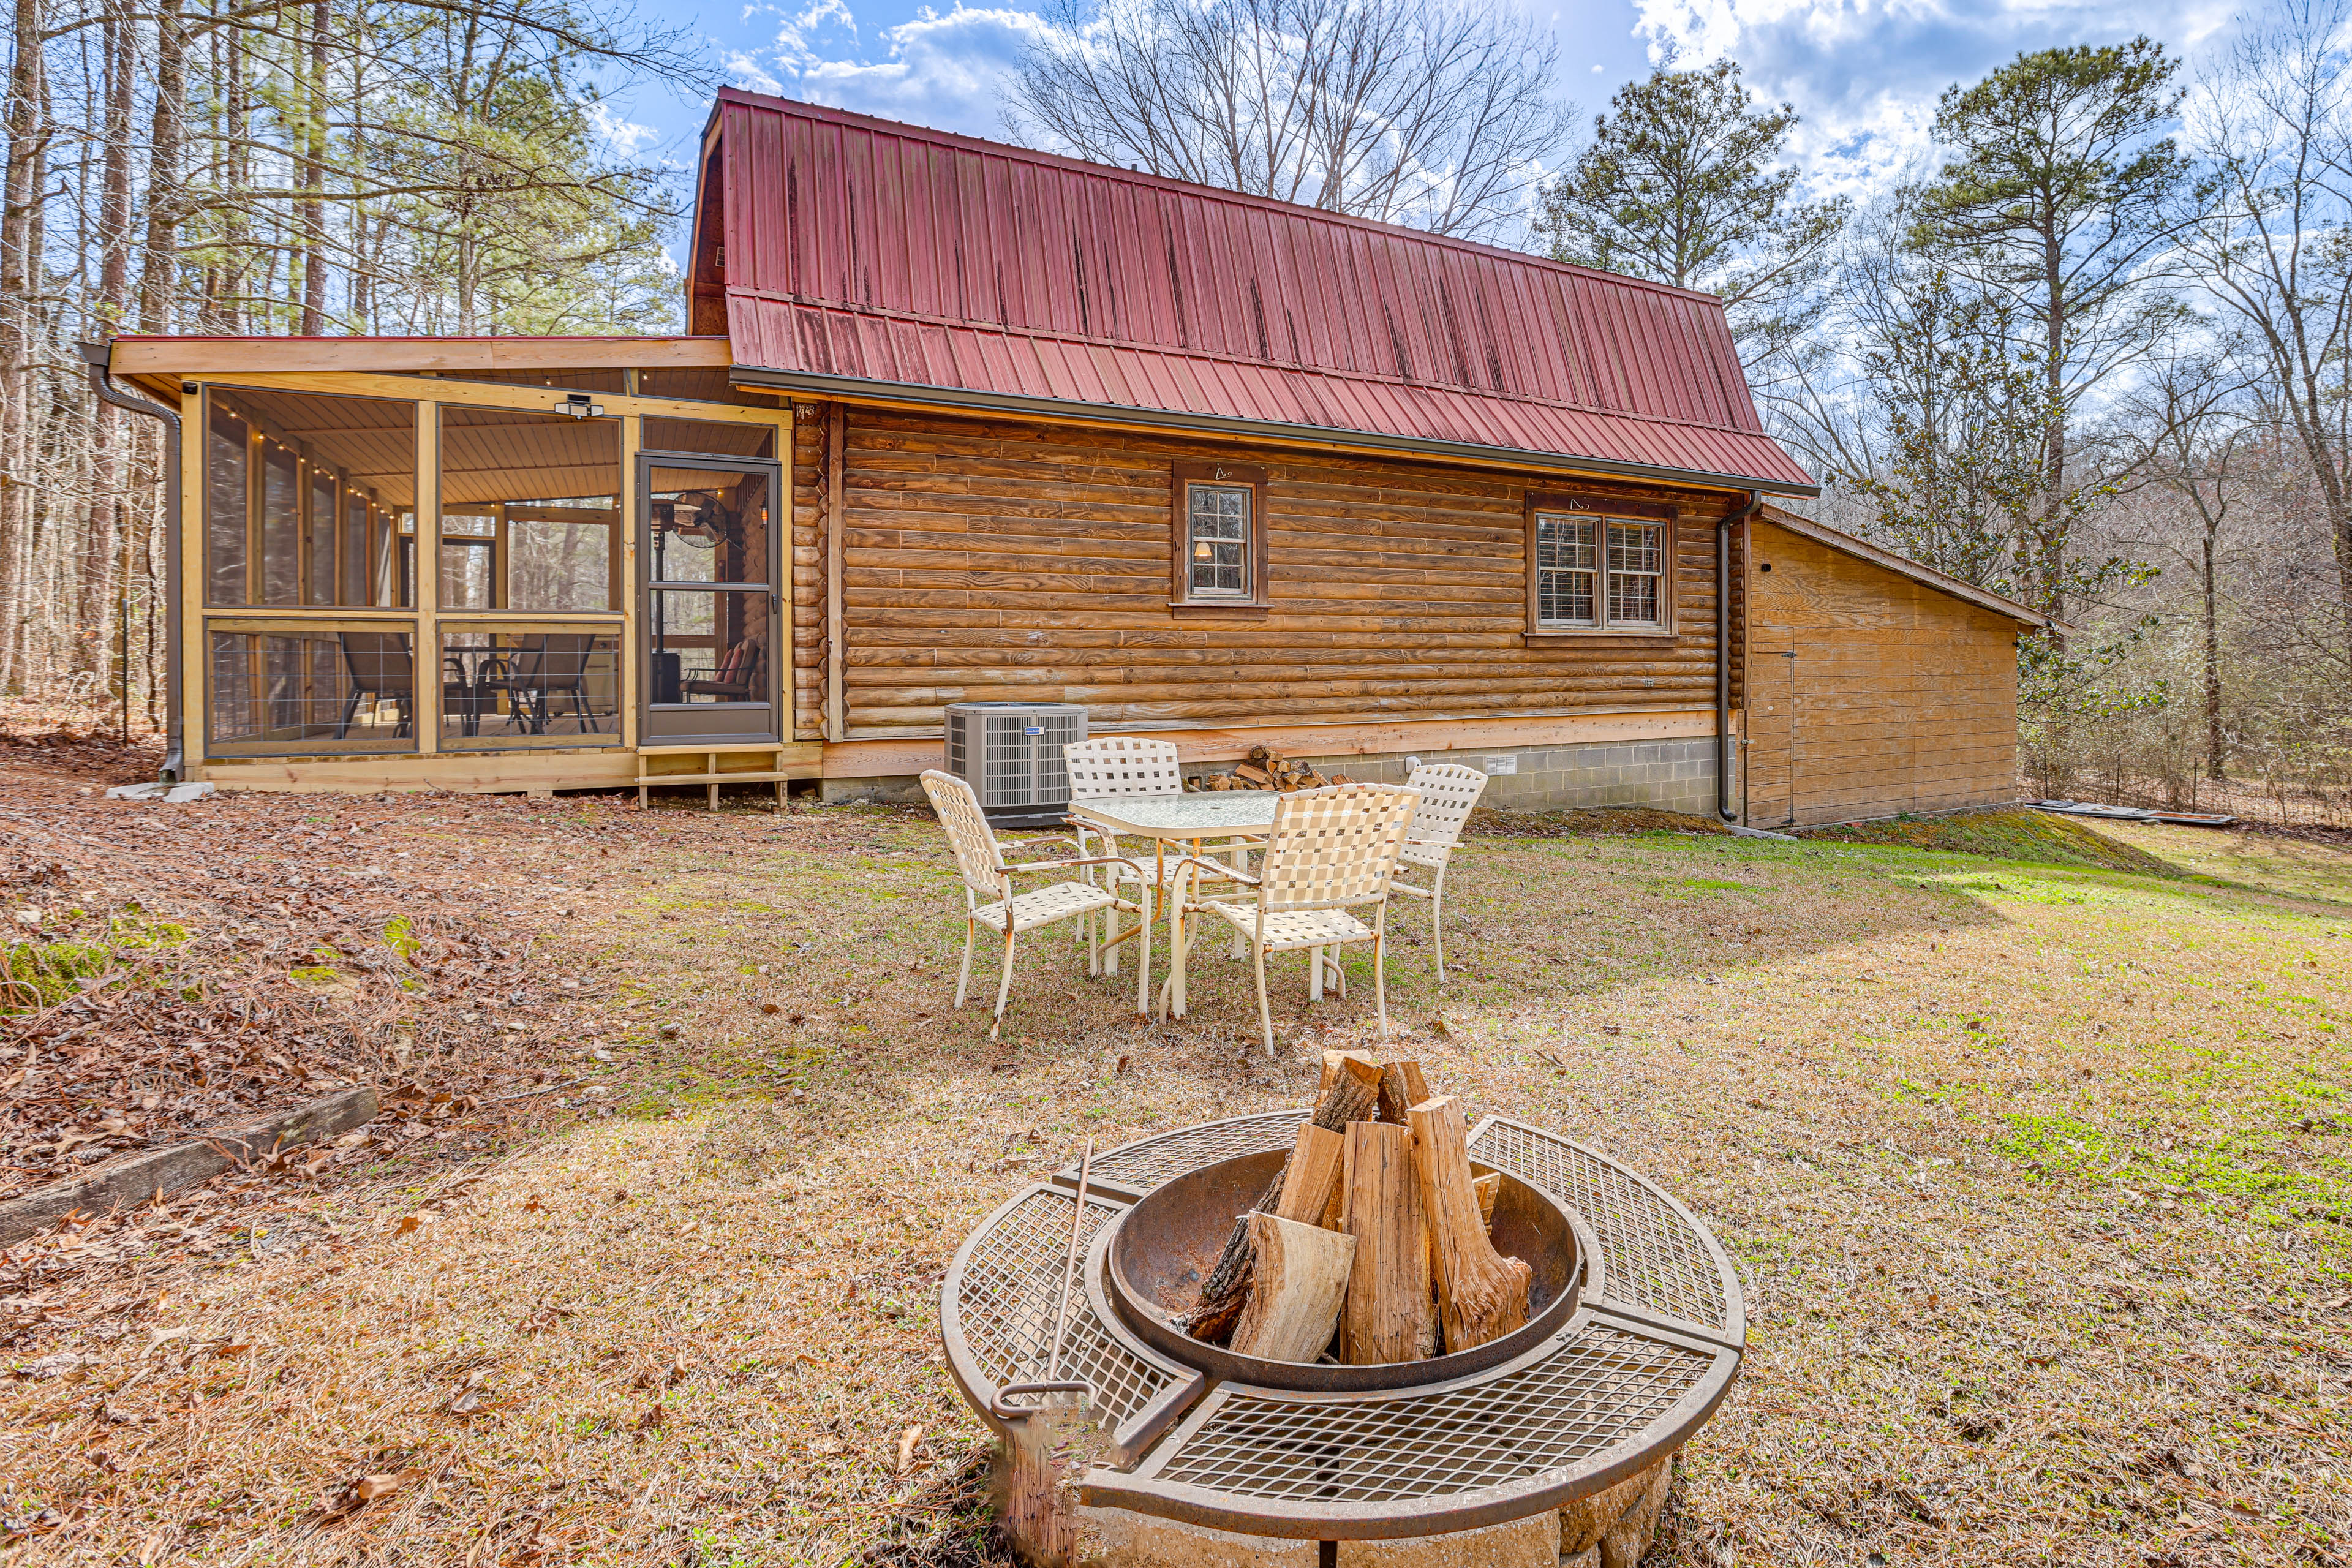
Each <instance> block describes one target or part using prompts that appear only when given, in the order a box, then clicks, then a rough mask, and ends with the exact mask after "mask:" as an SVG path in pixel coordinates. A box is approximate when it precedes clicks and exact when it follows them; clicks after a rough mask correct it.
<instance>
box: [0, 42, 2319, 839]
mask: <svg viewBox="0 0 2352 1568" xmlns="http://www.w3.org/2000/svg"><path fill="white" fill-rule="evenodd" d="M593 3H594V0H584V3H583V4H574V3H572V0H497V3H496V4H493V5H488V6H483V5H467V6H454V5H447V4H445V3H443V0H300V3H283V0H281V3H278V4H271V5H251V4H248V3H247V0H11V5H12V7H13V9H12V11H11V14H10V21H11V33H10V37H11V41H12V45H13V47H12V50H11V53H10V55H9V62H8V77H7V86H6V98H5V117H0V119H4V122H0V130H4V131H5V139H6V147H5V204H0V574H5V575H0V692H7V693H12V694H32V695H37V696H42V697H47V698H53V699H54V698H59V697H64V698H69V699H79V700H82V701H84V702H87V703H89V704H90V705H91V706H98V705H100V702H101V700H103V702H104V703H105V704H107V705H111V704H112V703H114V702H116V701H119V700H121V699H122V698H123V697H125V696H127V697H128V698H129V700H130V703H131V708H132V710H133V717H134V719H136V718H140V717H148V718H152V714H153V712H154V710H155V709H156V708H157V707H158V706H159V705H160V704H159V699H158V692H157V688H156V681H157V679H158V678H159V676H160V673H161V665H162V659H161V650H160V648H159V647H158V646H157V641H156V638H157V631H156V628H157V626H158V625H159V624H160V615H159V609H160V606H159V604H158V595H159V590H160V583H161V577H162V569H163V563H162V554H161V550H160V540H159V539H158V537H157V532H156V529H157V518H158V513H159V509H160V498H161V486H160V476H159V474H158V472H157V457H158V449H157V447H156V445H155V442H156V435H155V432H154V431H153V430H152V427H151V426H150V425H149V423H148V422H146V421H143V420H137V419H131V418H128V417H125V416H120V415H118V414H116V413H114V412H113V411H111V410H109V409H106V408H104V407H102V406H100V405H98V404H97V403H96V401H95V400H94V399H93V398H92V396H91V395H90V394H89V388H88V385H87V383H86V378H85V374H84V372H83V369H82V367H81V365H80V363H79V360H78V359H77V357H76V356H75V354H74V353H73V345H74V343H75V342H77V341H80V340H86V339H103V338H105V337H108V336H110V335H112V334H114V333H116V332H122V331H139V332H219V333H230V334H281V333H312V334H326V335H337V334H345V333H424V334H441V333H455V334H467V333H548V332H603V331H621V332H634V331H666V330H673V329H674V328H675V325H676V321H677V293H678V290H677V279H676V277H675V271H674V268H673V266H672V264H671V263H670V261H669V259H668V258H667V253H666V251H665V248H664V247H665V245H666V244H667V243H670V242H673V241H675V240H676V239H677V238H679V237H680V236H679V235H678V233H677V218H678V216H679V214H680V213H681V212H682V210H683V207H684V203H685V196H686V195H687V192H686V178H685V171H684V170H683V169H682V168H680V167H677V166H676V165H675V164H673V163H666V162H664V161H662V160H660V159H657V158H656V157H653V156H650V155H646V154H641V153H639V152H637V151H636V150H635V140H634V137H633V134H632V133H631V132H629V131H628V130H627V128H625V127H621V126H619V125H617V124H616V122H615V121H614V120H613V118H612V117H611V116H610V115H609V114H608V113H607V112H606V109H605V103H606V97H605V90H606V89H607V88H617V87H619V86H623V85H625V84H627V83H629V82H632V81H635V80H642V79H645V78H646V77H648V76H656V77H666V78H668V79H673V80H677V81H680V82H686V83H689V84H692V85H693V86H694V88H695V89H696V90H700V89H701V88H702V87H703V86H706V85H707V83H705V82H703V80H702V79H701V77H700V75H699V72H700V70H701V67H700V66H699V65H698V62H697V61H696V59H695V58H692V57H691V56H690V55H689V53H688V51H687V50H686V49H685V48H684V47H682V46H681V45H680V44H679V42H678V41H677V38H675V37H672V36H670V35H667V34H666V33H664V32H662V31H661V30H659V29H657V28H649V27H646V26H642V25H640V24H639V23H637V22H636V21H635V20H634V19H633V18H632V17H631V16H629V15H628V14H627V13H625V12H622V11H617V10H609V9H595V8H592V7H593ZM2347 6H2352V0H2272V3H2271V4H2270V5H2268V6H2267V8H2264V9H2261V10H2258V11H2255V12H2251V13H2249V14H2247V15H2245V16H2242V17H2240V18H2238V19H2237V21H2236V22H2235V23H2234V24H2233V26H2232V28H2231V30H2230V31H2229V32H2228V33H2227V34H2225V35H2224V36H2222V37H2218V38H2217V39H2215V40H2214V41H2213V42H2211V43H2210V44H2209V45H2207V46H2205V47H2204V53H2203V54H2202V55H2200V58H2199V63H2198V65H2197V66H2196V68H2193V69H2192V68H2189V67H2188V66H2186V65H2184V63H2183V62H2182V61H2181V60H2180V59H2179V58H2175V57H2174V56H2172V55H2170V54H2168V52H2167V51H2166V50H2165V49H2164V48H2163V47H2161V46H2159V45H2158V44H2156V43H2153V42H2150V41H2149V40H2147V39H2145V38H2138V39H2133V40H2130V41H2128V42H2124V43H2120V44H2102V45H2095V46H2094V45H2084V46H2079V47H2069V48H2057V49H2048V50H2042V51H2039V52H2034V53H2030V54H2026V55H2021V56H2020V57H2019V58H2016V59H2015V60H2013V61H2011V62H2010V63H2009V64H2007V65H2005V66H2003V67H2001V68H1999V69H1997V70H1995V71H1993V72H1991V73H1990V74H1989V75H1987V76H1986V77H1985V78H1984V79H1982V80H1980V81H1977V82H1974V83H1959V84H1955V85H1954V86H1953V87H1951V88H1950V89H1948V91H1947V92H1946V93H1945V94H1944V95H1943V96H1942V98H1941V99H1940V100H1939V101H1938V103H1937V110H1936V117H1935V125H1934V143H1935V144H1934V148H1933V150H1932V153H1930V155H1929V156H1928V157H1927V159H1926V160H1925V161H1924V162H1923V163H1921V164H1920V165H1919V166H1918V167H1916V168H1914V169H1909V170H1904V171H1890V172H1889V173H1890V174H1891V175H1892V176H1893V177H1891V178H1890V179H1888V180H1887V181H1886V182H1885V184H1883V185H1882V187H1881V188H1880V189H1879V191H1878V193H1877V194H1876V195H1874V197H1873V198H1872V199H1869V200H1867V201H1864V202H1863V203H1862V204H1860V205H1856V204H1855V203H1853V202H1852V201H1849V200H1847V199H1846V198H1843V197H1839V196H1823V195H1819V194H1816V193H1814V192H1812V191H1811V190H1810V189H1809V181H1808V178H1807V176H1808V173H1809V171H1807V170H1806V169H1805V168H1804V167H1803V166H1802V164H1801V163H1798V162H1797V161H1796V160H1795V158H1794V154H1793V152H1792V148H1793V147H1794V146H1795V145H1797V144H1799V143H1798V142H1797V133H1798V132H1799V129H1800V126H1801V121H1800V118H1799V114H1798V111H1797V109H1796V108H1795V106H1793V105H1790V104H1779V105H1774V104H1769V103H1765V102H1760V101H1759V100H1757V99H1756V98H1755V96H1754V94H1753V93H1752V91H1751V90H1750V89H1748V87H1747V85H1746V84H1745V82H1744V81H1743V79H1742V73H1741V70H1740V68H1739V67H1738V64H1737V63H1735V62H1732V61H1728V60H1725V61H1717V62H1711V63H1706V64H1704V65H1699V66H1696V67H1695V68H1675V67H1671V66H1670V67H1668V68H1662V69H1660V70H1658V71H1656V72H1655V73H1654V74H1653V75H1652V76H1651V77H1650V78H1649V79H1646V80H1644V81H1641V82H1636V83H1633V84H1631V85H1629V86H1627V87H1625V88H1623V89H1621V90H1620V91H1619V92H1617V93H1616V94H1615V96H1614V97H1613V98H1612V100H1611V101H1610V103H1609V104H1608V105H1607V106H1606V110H1605V111H1604V112H1603V113H1601V115H1600V116H1599V117H1598V118H1596V119H1594V120H1593V121H1591V123H1590V129H1589V132H1587V133H1586V134H1585V135H1583V136H1582V137H1581V139H1580V138H1579V137H1578V136H1577V135H1576V134H1575V132H1574V129H1573V122H1572V120H1571V111H1570V109H1569V107H1568V105H1567V104H1566V102H1565V100H1563V99H1562V98H1561V97H1560V96H1559V59H1558V58H1557V54H1556V51H1555V50H1554V48H1553V47H1552V46H1551V44H1550V42H1549V37H1548V36H1546V35H1543V34H1541V33H1540V32H1539V31H1538V30H1537V29H1535V28H1533V27H1532V26H1531V25H1529V24H1528V23H1527V22H1526V21H1525V20H1524V19H1523V18H1516V16H1515V14H1506V13H1497V12H1495V11H1493V10H1492V9H1491V8H1486V9H1481V8H1478V7H1475V6H1470V5H1463V4H1460V3H1459V0H1055V5H1050V6H1048V7H1047V8H1046V15H1045V26H1044V27H1043V28H1042V29H1041V30H1040V31H1039V33H1038V34H1037V41H1036V42H1035V44H1034V47H1033V48H1032V50H1031V53H1030V54H1029V56H1028V57H1027V58H1025V60H1024V62H1023V63H1022V66H1021V68H1019V70H1018V71H1017V72H1016V73H1015V74H1014V76H1013V79H1011V82H1010V84H1009V90H1008V109H1007V111H1006V117H1007V125H1008V128H1009V129H1010V130H1011V131H1012V132H1013V133H1015V134H1017V135H1021V136H1024V137H1026V138H1028V139H1030V140H1033V141H1034V142H1038V143H1039V144H1041V145H1046V146H1050V147H1052V148H1054V149H1055V150H1056V151H1063V152H1069V153H1076V154H1078V155H1081V156H1086V157H1091V158H1095V159H1098V160H1101V161H1105V162H1109V163H1118V164H1122V165H1126V166H1133V167H1140V168H1145V169H1149V170H1151V171H1153V172H1156V173H1160V174H1170V175H1173V176H1177V177H1180V178H1184V179H1190V180H1195V181H1201V182H1205V183H1210V184H1221V185H1226V186H1231V187H1234V188H1239V189H1244V190H1249V191H1253V192H1256V193H1259V194H1263V195H1275V196H1278V197H1281V198H1283V199H1286V200H1295V201H1301V202H1306V203H1309V204H1311V205H1319V206H1323V207H1326V208H1328V209H1331V210H1336V211H1343V212H1349V213H1354V214H1358V215H1360V216H1370V217H1375V218H1380V219H1383V220H1386V221H1393V222H1404V223H1409V224H1413V225H1416V226H1423V227H1426V228H1430V229H1433V230H1434V231H1437V232H1441V233H1447V234H1453V235H1457V236H1462V237H1474V238H1487V239H1490V240H1493V241H1496V242H1501V243H1512V242H1515V241H1516V242H1519V243H1525V244H1528V245H1529V246H1531V247H1538V248H1544V249H1548V250H1549V252H1550V253H1551V254H1552V255H1554V256H1556V257H1558V258H1560V259H1562V260H1567V261H1572V262H1576V263H1578V264H1580V265H1586V266H1593V267H1601V268H1608V269H1611V270H1614V271H1620V272H1627V273H1632V274H1633V275H1636V276H1642V277H1648V278H1652V279H1657V280H1659V281H1663V282H1668V283H1672V284H1675V285H1677V286H1681V287H1686V288H1696V289H1706V290H1709V291H1712V292H1714V293H1717V294H1719V295H1720V296H1722V297H1723V299H1724V300H1725V301H1726V304H1727V310H1728V312H1729V315H1730V320H1731V323H1732V327H1733V331H1734V332H1735V334H1736V336H1737V338H1738V343H1739V346H1740V350H1741V353H1742V356H1743V359H1744V361H1745V363H1747V365H1748V371H1749V375H1750V379H1751V381H1752V383H1753V384H1754V385H1755V387H1756V389H1757V392H1758V395H1759V398H1760V399H1761V401H1762V404H1763V406H1764V408H1765V411H1766V418H1767V420H1768V423H1769V426H1770V427H1771V428H1772V430H1773V432H1774V434H1776V435H1777V436H1779V437H1780V438H1781V439H1783V440H1784V441H1785V442H1786V443H1787V444H1788V445H1789V446H1790V447H1792V448H1793V449H1794V450H1796V451H1797V452H1798V453H1799V454H1800V456H1801V457H1802V458H1804V459H1805V460H1806V462H1807V463H1808V465H1809V467H1811V469H1812V470H1813V471H1814V472H1815V473H1816V474H1817V475H1819V476H1820V477H1821V478H1822V480H1823V483H1824V486H1825V493H1824V495H1823V497H1822V500H1820V501H1819V502H1818V503H1808V504H1807V505H1806V507H1805V508H1804V509H1803V510H1811V511H1813V512H1814V513H1815V514H1816V515H1818V516H1820V517H1821V518H1822V520H1823V521H1828V522H1830V523H1832V524H1833V525H1835V526H1839V527H1842V528H1845V529H1847V530H1849V531H1854V532H1857V533H1860V534H1862V535H1864V536H1865V537H1868V538H1871V539H1873V540H1874V541H1876V542H1881V543H1884V544H1885V545H1886V546H1888V547H1889V548H1891V549H1894V550H1896V551H1898V552H1902V553H1904V554H1906V555H1908V556H1911V557H1914V558H1915V559H1917V560H1920V561H1922V562H1925V563H1927V564H1929V565H1932V566H1935V567H1937V568H1938V569H1940V570H1942V571H1945V572H1948V573H1950V574H1953V575H1955V576H1958V577H1961V578H1964V579H1966V580H1968V581H1969V582H1971V583H1976V584H1981V585H1983V586H1985V587H1988V588H1991V589H1993V590H1995V591H1997V592H2000V593H2002V594H2005V595H2010V596H2012V597H2014V598H2017V599H2020V600H2021V601H2023V602H2025V603H2026V604H2028V605H2032V606H2034V607H2035V608H2037V609H2040V610H2042V611H2045V612H2047V613H2048V614H2049V615H2051V616H2054V617H2057V618H2058V619H2060V620H2062V621H2064V622H2067V623H2069V624H2071V625H2072V626H2074V627H2075V628H2076V629H2075V630H2074V631H2072V632H2069V633H2067V634H2065V635H2063V636H2050V637H2035V638H2031V639H2028V640H2027V642H2026V643H2025V644H2024V645H2023V647H2021V654H2020V658H2021V700H2022V706H2023V712H2024V722H2025V725H2026V731H2027V733H2026V737H2025V738H2026V741H2027V742H2028V744H2027V754H2028V755H2029V757H2030V758H2031V759H2032V767H2033V769H2034V771H2035V772H2036V773H2037V775H2038V777H2037V779H2036V780H2035V783H2036V784H2038V785H2039V787H2041V788H2042V789H2043V790H2045V791H2047V792H2050V793H2078V792H2079V793H2086V794H2087V793H2104V794H2106V795H2114V796H2126V797H2129V796H2138V797H2147V796H2149V795H2154V796H2157V797H2159V798H2161V799H2162V800H2163V801H2164V802H2165V803H2166V804H2171V805H2191V804H2196V803H2198V802H2200V800H2210V798H2211V797H2212V796H2213V795H2215V794H2216V792H2217V791H2218V792H2221V793H2222V794H2224V795H2229V794H2232V793H2242V792H2243V791H2244V790H2246V789H2247V788H2249V787H2252V788H2258V789H2259V790H2261V791H2262V792H2263V793H2264V794H2266V795H2267V796H2268V797H2269V800H2270V802H2271V803H2272V804H2273V805H2275V806H2276V807H2277V809H2278V811H2279V812H2280V813H2281V814H2282V815H2294V813H2295V812H2296V811H2302V812H2304V813H2305V814H2306V815H2309V814H2313V813H2317V814H2321V815H2327V816H2336V817H2345V816H2352V704H2347V701H2346V700H2345V696H2344V693H2345V692H2346V691H2347V689H2352V101H2347V89H2346V88H2345V86H2344V83H2345V81H2346V80H2347V66H2352V16H2347Z"/></svg>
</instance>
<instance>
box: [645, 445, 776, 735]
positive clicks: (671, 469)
mask: <svg viewBox="0 0 2352 1568" xmlns="http://www.w3.org/2000/svg"><path fill="white" fill-rule="evenodd" d="M674 423H685V421H676V422H674ZM769 505H770V497H769V494H768V479H767V476H766V475H765V474H763V473H750V474H744V473H734V472H730V471H728V470H724V469H717V468H688V467H686V466H684V465H678V466H671V465H668V464H663V465H659V466H656V468H654V469H653V470H652V495H651V511H652V515H651V517H650V518H649V519H648V521H649V524H650V528H649V534H650V541H651V542H650V547H649V550H648V557H649V559H648V561H647V574H648V577H649V579H650V581H651V584H652V587H651V591H650V592H649V593H648V595H647V600H648V603H647V606H646V608H647V615H648V617H649V622H650V624H649V626H647V634H648V637H649V638H650V642H651V653H652V657H651V660H650V663H649V666H648V679H649V690H648V692H647V697H648V700H650V701H652V702H653V703H654V704H656V706H665V705H670V704H678V703H684V704H689V705H699V704H721V703H737V704H740V703H765V702H768V701H771V700H772V698H773V696H774V688H775V667H774V653H773V650H774V647H775V646H776V645H775V637H774V627H773V625H772V620H771V615H772V606H773V603H774V600H773V595H772V592H771V584H770V577H769V574H770V573H771V572H772V570H773V567H774V541H773V538H772V518H771V516H770V510H769Z"/></svg>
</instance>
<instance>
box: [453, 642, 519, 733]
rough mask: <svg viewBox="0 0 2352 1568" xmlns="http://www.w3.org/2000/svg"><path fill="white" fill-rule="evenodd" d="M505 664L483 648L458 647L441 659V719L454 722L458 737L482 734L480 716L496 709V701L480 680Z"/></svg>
mask: <svg viewBox="0 0 2352 1568" xmlns="http://www.w3.org/2000/svg"><path fill="white" fill-rule="evenodd" d="M504 662H505V661H504V660H502V659H500V658H499V656H498V655H497V654H495V653H493V652H491V651H490V650H489V649H488V647H460V648H458V649H457V650H455V651H454V652H448V653H444V654H443V655H442V656H441V717H442V720H443V721H445V722H446V721H448V720H450V719H455V720H457V732H458V733H459V734H461V735H469V736H470V735H478V734H480V733H481V732H482V715H483V714H485V713H495V712H497V711H498V710H499V704H498V699H497V698H496V697H495V696H493V695H491V693H489V692H488V691H487V690H484V689H483V687H482V681H483V679H484V678H485V677H487V676H488V674H489V673H490V671H492V670H493V669H496V668H499V667H500V666H501V665H502V664H503V663H504Z"/></svg>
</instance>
